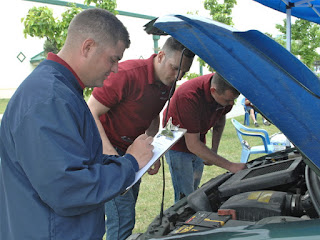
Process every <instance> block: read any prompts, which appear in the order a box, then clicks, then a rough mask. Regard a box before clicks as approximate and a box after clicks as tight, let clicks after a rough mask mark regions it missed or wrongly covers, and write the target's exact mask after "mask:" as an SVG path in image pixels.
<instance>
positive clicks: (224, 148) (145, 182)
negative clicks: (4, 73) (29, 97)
mask: <svg viewBox="0 0 320 240" xmlns="http://www.w3.org/2000/svg"><path fill="white" fill-rule="evenodd" d="M8 101H9V99H0V114H2V113H3V112H4V110H5V108H6V106H7V104H8ZM243 117H244V116H239V117H236V118H235V119H237V120H238V121H239V122H240V123H243ZM257 120H258V123H259V124H260V126H261V127H262V128H264V129H265V130H267V131H268V133H269V135H270V136H271V135H272V134H274V133H277V132H279V130H278V129H277V128H276V127H275V126H274V125H271V126H264V125H263V124H262V118H261V116H260V115H258V119H257ZM251 127H253V128H254V126H253V125H252V124H251ZM244 139H245V140H247V141H248V142H249V144H250V145H251V146H254V145H261V144H262V141H261V140H260V139H258V138H249V137H247V138H244ZM207 145H208V146H210V145H211V132H210V131H209V132H208V134H207ZM218 154H219V155H221V156H223V157H225V158H226V159H228V160H230V161H232V162H240V156H241V145H240V142H239V139H238V137H237V134H236V131H235V129H234V127H233V125H232V123H231V119H227V122H226V126H225V129H224V132H223V135H222V139H221V142H220V146H219V150H218ZM262 155H263V154H254V155H251V156H250V159H254V158H257V157H260V156H262ZM250 159H249V160H250ZM164 166H165V198H164V199H165V200H164V209H167V208H168V207H170V206H171V205H172V204H173V203H174V198H173V187H172V183H171V176H170V172H169V169H168V165H167V163H166V162H165V164H164ZM224 172H226V170H225V169H222V168H219V167H215V166H205V167H204V172H203V177H202V180H201V184H200V185H202V184H203V183H205V182H207V181H208V180H210V179H211V178H214V177H216V176H218V175H220V174H222V173H224ZM161 198H162V168H161V169H160V171H159V173H158V174H156V175H153V176H150V175H148V174H146V175H144V176H143V177H142V183H141V186H140V194H139V198H138V201H137V205H136V225H135V228H134V230H133V232H134V233H140V232H145V231H146V230H147V227H148V225H149V224H150V223H151V221H153V219H154V218H155V216H157V215H158V214H159V213H160V206H161ZM104 239H105V238H104Z"/></svg>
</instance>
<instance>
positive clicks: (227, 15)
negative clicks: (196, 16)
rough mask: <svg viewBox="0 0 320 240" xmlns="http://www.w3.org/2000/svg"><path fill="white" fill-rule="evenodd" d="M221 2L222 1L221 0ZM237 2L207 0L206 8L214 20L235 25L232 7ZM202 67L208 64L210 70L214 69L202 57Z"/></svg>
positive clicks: (233, 0) (205, 2)
mask: <svg viewBox="0 0 320 240" xmlns="http://www.w3.org/2000/svg"><path fill="white" fill-rule="evenodd" d="M220 2H221V1H220ZM236 4H237V0H224V1H223V3H218V1H217V0H205V1H204V8H205V9H206V10H209V11H210V15H211V17H212V19H213V20H215V21H218V22H221V23H224V24H227V25H230V26H233V25H234V24H233V22H232V17H231V13H232V8H233V7H234V5H236ZM198 61H199V62H200V65H201V66H202V67H204V66H206V67H207V68H208V69H209V71H211V72H213V71H214V70H213V69H212V67H210V66H209V65H208V64H207V63H206V62H205V61H203V60H202V59H200V58H199V59H198Z"/></svg>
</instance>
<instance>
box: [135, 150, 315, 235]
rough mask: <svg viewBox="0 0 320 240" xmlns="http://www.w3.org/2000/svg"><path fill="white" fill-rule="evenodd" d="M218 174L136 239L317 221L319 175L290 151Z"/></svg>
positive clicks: (165, 212) (158, 218) (154, 222)
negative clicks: (240, 168) (234, 171)
mask: <svg viewBox="0 0 320 240" xmlns="http://www.w3.org/2000/svg"><path fill="white" fill-rule="evenodd" d="M247 167H248V168H247V169H245V170H242V171H240V172H238V173H235V174H233V173H229V172H227V173H224V174H222V175H219V176H217V177H215V178H213V179H211V180H210V181H208V182H207V183H205V184H204V185H202V186H201V188H199V189H198V190H196V191H195V192H193V193H192V194H191V195H189V196H188V197H185V198H183V199H181V200H180V201H179V202H177V203H176V204H174V205H173V206H171V207H170V208H168V209H167V210H166V211H164V213H163V216H162V217H161V218H160V216H157V217H156V218H155V219H154V221H153V222H152V223H151V224H150V225H149V227H148V230H147V231H146V232H145V233H143V234H141V235H139V236H138V237H137V238H136V239H140V240H143V239H150V238H157V237H163V236H168V237H169V236H174V235H177V234H182V233H192V232H199V231H208V230H212V229H218V228H227V227H236V226H246V225H256V224H269V223H282V222H289V221H306V220H310V219H315V218H318V217H319V212H320V210H319V205H320V204H319V203H320V201H319V200H318V199H320V196H319V194H320V193H318V192H319V191H318V189H319V188H320V184H319V183H320V180H319V177H318V176H317V175H316V174H315V173H314V172H313V171H312V170H311V169H310V168H309V167H308V166H307V165H306V164H305V162H304V157H303V156H302V155H301V154H300V152H299V151H297V150H296V149H295V148H289V149H286V150H283V151H279V152H276V153H273V154H269V155H266V156H263V157H260V158H257V159H254V160H252V161H250V162H248V163H247Z"/></svg>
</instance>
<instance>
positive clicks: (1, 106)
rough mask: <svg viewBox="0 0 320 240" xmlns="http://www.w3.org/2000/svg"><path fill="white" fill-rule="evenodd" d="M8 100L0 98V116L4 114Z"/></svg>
mask: <svg viewBox="0 0 320 240" xmlns="http://www.w3.org/2000/svg"><path fill="white" fill-rule="evenodd" d="M9 100H10V99H8V98H2V99H0V114H3V113H4V110H5V109H6V107H7V105H8V102H9Z"/></svg>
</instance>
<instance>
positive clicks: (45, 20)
mask: <svg viewBox="0 0 320 240" xmlns="http://www.w3.org/2000/svg"><path fill="white" fill-rule="evenodd" d="M84 3H85V4H86V5H88V6H89V5H90V4H91V3H94V4H95V5H96V7H99V8H103V9H106V10H108V11H109V12H112V13H113V14H117V13H118V12H117V11H116V10H115V8H116V6H117V3H116V0H84ZM81 10H82V9H81V8H79V7H76V4H74V3H72V4H69V7H68V8H67V10H66V11H65V12H63V13H62V14H61V18H60V19H59V18H54V16H53V11H52V9H49V8H48V7H33V8H31V9H29V11H28V14H27V16H26V17H25V18H22V19H21V22H22V23H23V24H24V30H23V33H24V37H25V38H27V36H28V35H29V36H30V37H38V38H45V39H46V40H45V43H44V46H43V49H44V52H45V56H47V54H48V52H53V53H58V52H59V51H60V50H61V48H62V46H63V44H64V42H65V40H66V37H67V32H68V27H69V24H70V22H71V20H72V18H73V17H74V16H75V15H76V14H78V13H79V12H80V11H81ZM91 92H92V89H91V88H85V90H84V95H85V96H89V95H90V94H91Z"/></svg>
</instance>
